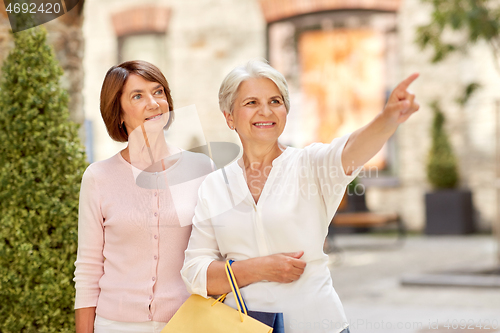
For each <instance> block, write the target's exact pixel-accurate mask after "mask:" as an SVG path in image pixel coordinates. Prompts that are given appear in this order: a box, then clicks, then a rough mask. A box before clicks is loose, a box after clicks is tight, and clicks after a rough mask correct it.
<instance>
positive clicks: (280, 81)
mask: <svg viewBox="0 0 500 333" xmlns="http://www.w3.org/2000/svg"><path fill="white" fill-rule="evenodd" d="M250 78H266V79H269V80H271V81H273V82H274V84H276V87H278V90H279V91H280V94H281V96H282V97H283V103H284V104H285V108H286V112H287V113H288V111H290V96H289V95H288V86H287V84H286V80H285V77H284V76H283V75H282V74H281V73H280V72H278V71H277V70H276V69H274V68H272V67H271V66H270V65H269V64H268V63H267V61H265V60H260V59H259V60H250V61H249V62H247V63H246V64H245V65H244V66H239V67H236V68H234V69H233V70H232V71H231V72H230V73H229V74H228V75H227V76H226V77H225V79H224V81H222V84H221V86H220V89H219V107H220V110H221V111H222V112H224V111H226V112H227V113H229V114H232V113H233V108H234V101H235V100H236V95H237V92H238V88H239V86H240V85H241V83H242V82H243V81H246V80H248V79H250Z"/></svg>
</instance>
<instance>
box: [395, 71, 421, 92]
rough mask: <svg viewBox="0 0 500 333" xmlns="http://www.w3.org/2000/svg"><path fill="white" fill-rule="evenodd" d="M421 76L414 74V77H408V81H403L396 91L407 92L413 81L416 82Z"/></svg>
mask: <svg viewBox="0 0 500 333" xmlns="http://www.w3.org/2000/svg"><path fill="white" fill-rule="evenodd" d="M419 75H420V74H418V73H413V74H412V75H410V76H408V77H407V78H406V79H404V80H403V81H401V83H400V84H398V86H397V87H396V88H395V89H394V90H406V89H408V87H409V86H410V84H412V82H413V81H415V80H416V79H417V78H418V76H419Z"/></svg>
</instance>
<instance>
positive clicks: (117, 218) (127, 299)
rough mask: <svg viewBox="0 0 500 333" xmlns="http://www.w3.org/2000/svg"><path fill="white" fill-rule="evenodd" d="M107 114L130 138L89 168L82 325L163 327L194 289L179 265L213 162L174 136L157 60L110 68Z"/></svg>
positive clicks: (82, 229) (88, 328)
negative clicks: (168, 137)
mask: <svg viewBox="0 0 500 333" xmlns="http://www.w3.org/2000/svg"><path fill="white" fill-rule="evenodd" d="M101 114H102V118H103V120H104V123H105V124H106V128H107V131H108V133H109V135H110V137H111V138H112V139H114V140H116V141H119V142H127V143H128V144H127V147H126V148H125V149H124V150H122V151H121V152H119V153H117V154H116V155H114V156H113V157H111V158H109V159H107V160H104V161H100V162H96V163H93V164H91V165H90V166H89V167H88V169H87V170H86V171H85V174H84V176H83V180H82V186H81V192H80V208H79V221H78V256H77V261H76V262H75V266H76V270H75V279H74V280H75V283H76V300H75V309H76V313H75V317H76V330H77V332H78V333H82V332H94V326H95V332H160V331H161V329H162V328H163V326H164V325H165V323H166V322H168V321H169V320H170V318H171V317H172V316H173V314H174V313H175V312H176V311H177V309H178V308H179V307H180V305H181V304H182V303H183V302H184V301H185V300H186V299H187V298H188V296H189V293H188V292H187V291H186V288H185V286H184V283H183V281H182V279H181V276H180V273H179V271H180V269H181V267H182V263H183V259H184V250H185V249H186V246H187V241H188V238H189V235H190V233H191V218H192V216H193V212H194V206H195V204H196V193H197V190H198V186H199V185H200V183H201V181H202V180H203V179H204V176H205V175H207V174H208V173H209V172H211V171H212V164H211V162H210V159H209V158H208V157H206V156H205V155H202V154H195V153H191V152H188V151H184V150H181V149H179V148H176V147H173V146H171V145H169V144H167V142H166V141H165V138H164V133H163V130H164V129H166V128H168V127H169V126H170V124H171V123H172V121H173V119H174V112H173V101H172V96H171V94H170V89H169V85H168V82H167V80H166V79H165V77H164V76H163V74H162V73H161V71H160V70H159V69H158V68H156V67H155V66H154V65H152V64H150V63H147V62H144V61H130V62H125V63H122V64H120V65H118V66H113V67H112V68H111V69H110V70H109V71H108V72H107V74H106V77H105V79H104V82H103V86H102V90H101ZM179 179H182V181H179Z"/></svg>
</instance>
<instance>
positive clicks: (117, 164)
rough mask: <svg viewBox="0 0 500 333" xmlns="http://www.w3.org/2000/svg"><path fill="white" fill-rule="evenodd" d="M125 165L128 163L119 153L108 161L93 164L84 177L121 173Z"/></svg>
mask: <svg viewBox="0 0 500 333" xmlns="http://www.w3.org/2000/svg"><path fill="white" fill-rule="evenodd" d="M123 163H127V162H125V160H124V159H123V157H121V155H120V152H118V153H117V154H115V155H113V156H111V157H109V158H107V159H104V160H101V161H96V162H93V163H91V164H90V165H89V166H88V167H87V169H86V170H85V173H84V175H88V176H90V175H92V176H93V177H101V176H106V175H109V173H114V174H116V173H117V172H120V169H121V167H122V166H123Z"/></svg>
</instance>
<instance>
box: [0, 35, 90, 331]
mask: <svg viewBox="0 0 500 333" xmlns="http://www.w3.org/2000/svg"><path fill="white" fill-rule="evenodd" d="M13 35H14V36H13V38H14V43H15V47H14V49H13V50H12V51H11V53H10V54H9V56H8V58H7V59H6V61H5V62H4V65H3V68H2V75H3V78H2V81H1V83H0V304H1V306H0V332H4V333H7V332H16V333H18V332H71V331H74V311H73V304H74V284H73V281H72V278H73V272H74V261H75V259H76V258H75V257H76V249H77V220H78V194H79V188H80V182H81V177H82V174H83V171H84V169H85V167H86V164H87V163H86V161H85V152H84V149H83V147H82V145H81V144H80V141H79V138H78V134H77V129H78V128H77V125H76V124H74V123H72V122H70V121H69V112H68V108H67V103H68V94H67V93H66V92H65V91H64V90H63V89H61V87H60V85H59V79H60V77H61V75H62V69H61V68H60V66H59V64H58V63H57V61H56V59H55V57H54V53H53V51H52V49H51V48H50V47H49V46H48V45H47V43H46V31H45V30H44V29H43V28H33V29H29V30H26V31H22V32H18V33H15V34H13Z"/></svg>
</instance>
